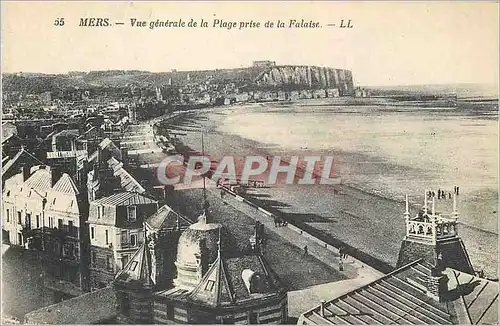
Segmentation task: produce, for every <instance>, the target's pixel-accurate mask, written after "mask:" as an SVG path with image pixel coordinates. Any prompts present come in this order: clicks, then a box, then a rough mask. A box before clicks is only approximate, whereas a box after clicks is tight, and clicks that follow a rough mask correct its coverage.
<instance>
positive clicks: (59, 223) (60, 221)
mask: <svg viewBox="0 0 500 326" xmlns="http://www.w3.org/2000/svg"><path fill="white" fill-rule="evenodd" d="M57 228H58V229H59V230H62V228H63V220H62V219H58V220H57Z"/></svg>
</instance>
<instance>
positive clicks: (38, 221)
mask: <svg viewBox="0 0 500 326" xmlns="http://www.w3.org/2000/svg"><path fill="white" fill-rule="evenodd" d="M36 228H37V229H39V228H40V215H37V216H36Z"/></svg>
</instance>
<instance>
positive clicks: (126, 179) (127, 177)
mask: <svg viewBox="0 0 500 326" xmlns="http://www.w3.org/2000/svg"><path fill="white" fill-rule="evenodd" d="M107 163H108V166H109V167H110V168H111V169H113V175H114V176H115V177H117V178H118V179H119V180H120V185H121V188H122V189H123V190H125V191H130V192H138V193H140V194H142V193H144V192H146V190H145V189H144V188H143V187H142V186H141V184H140V183H139V182H138V181H137V180H136V179H135V178H134V177H133V176H132V175H131V174H130V173H129V172H128V171H127V170H125V168H124V167H123V163H122V162H120V161H118V160H117V159H116V158H114V157H111V158H110V159H109V160H108V162H107Z"/></svg>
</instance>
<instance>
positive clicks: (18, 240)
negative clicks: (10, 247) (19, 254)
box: [17, 233, 23, 246]
mask: <svg viewBox="0 0 500 326" xmlns="http://www.w3.org/2000/svg"><path fill="white" fill-rule="evenodd" d="M17 244H18V245H20V246H22V245H23V235H22V234H21V233H18V234H17Z"/></svg>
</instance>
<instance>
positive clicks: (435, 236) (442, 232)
mask: <svg viewBox="0 0 500 326" xmlns="http://www.w3.org/2000/svg"><path fill="white" fill-rule="evenodd" d="M457 235H458V232H457V221H456V220H453V219H447V218H442V217H440V216H439V217H436V218H433V219H431V220H430V221H428V222H422V221H412V220H408V221H407V222H406V236H408V237H411V238H417V239H419V240H423V241H431V242H436V241H437V240H440V239H448V238H453V237H456V236H457Z"/></svg>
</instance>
